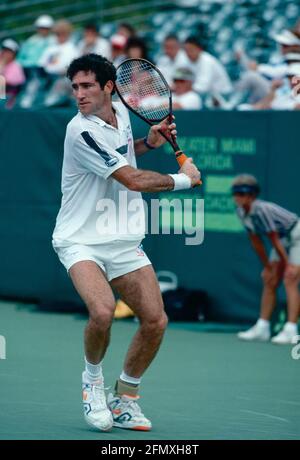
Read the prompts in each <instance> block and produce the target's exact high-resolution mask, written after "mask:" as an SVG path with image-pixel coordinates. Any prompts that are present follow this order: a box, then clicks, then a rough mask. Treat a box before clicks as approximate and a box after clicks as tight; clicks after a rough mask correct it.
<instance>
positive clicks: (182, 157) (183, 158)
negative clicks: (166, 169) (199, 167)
mask: <svg viewBox="0 0 300 460" xmlns="http://www.w3.org/2000/svg"><path fill="white" fill-rule="evenodd" d="M175 157H176V160H177V163H178V164H179V166H180V167H181V166H182V165H183V164H184V163H185V162H186V160H187V158H188V157H187V156H186V154H185V153H183V151H182V150H177V152H175ZM198 185H202V181H201V180H199V182H197V184H196V185H194V187H196V186H198Z"/></svg>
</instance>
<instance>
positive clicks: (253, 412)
mask: <svg viewBox="0 0 300 460" xmlns="http://www.w3.org/2000/svg"><path fill="white" fill-rule="evenodd" d="M241 412H247V413H248V414H254V415H262V416H264V417H268V418H272V419H274V420H280V421H281V422H285V423H290V421H289V420H287V419H286V418H282V417H276V416H275V415H271V414H265V413H264V412H255V411H253V410H246V409H242V410H241Z"/></svg>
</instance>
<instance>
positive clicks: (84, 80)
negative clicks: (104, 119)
mask: <svg viewBox="0 0 300 460" xmlns="http://www.w3.org/2000/svg"><path fill="white" fill-rule="evenodd" d="M105 86H106V85H105ZM72 88H73V95H74V97H75V99H76V102H77V105H78V109H79V110H80V112H81V113H82V114H83V115H91V114H94V113H97V112H98V111H99V110H100V108H101V107H102V106H103V105H104V103H105V101H106V99H107V93H106V92H105V88H104V89H101V87H100V84H99V82H98V81H96V76H95V74H94V73H93V72H83V71H80V72H77V74H76V75H75V76H74V78H73V80H72Z"/></svg>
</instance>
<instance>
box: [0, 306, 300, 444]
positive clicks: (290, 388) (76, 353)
mask: <svg viewBox="0 0 300 460" xmlns="http://www.w3.org/2000/svg"><path fill="white" fill-rule="evenodd" d="M0 317H1V322H0V335H2V336H4V337H5V339H6V359H5V360H4V359H1V360H0V374H1V380H0V387H1V391H0V408H1V410H0V439H94V440H97V439H99V440H102V439H105V440H121V439H136V440H138V439H146V440H147V439H156V440H163V439H169V440H181V439H189V440H201V439H300V395H299V375H300V373H299V371H300V360H294V359H292V356H291V348H292V347H291V346H276V345H272V344H270V343H250V344H249V343H243V342H239V341H238V340H237V338H236V335H235V332H236V327H235V326H226V327H223V326H221V325H219V326H215V327H213V326H209V325H207V324H191V325H187V324H180V325H179V324H171V325H170V326H169V328H168V330H167V332H166V336H165V340H164V343H163V345H162V348H161V350H160V353H159V355H158V356H157V358H156V360H155V362H154V363H153V364H152V366H151V368H150V369H149V370H148V372H147V373H146V375H145V377H144V379H143V383H142V392H141V396H142V397H141V400H140V402H141V406H142V409H143V412H144V413H145V414H146V415H147V416H148V417H149V418H151V420H152V423H153V431H151V432H150V433H138V432H130V431H126V430H121V429H113V431H111V432H110V433H100V432H96V431H92V430H91V429H90V428H89V427H88V426H87V425H85V422H84V420H83V417H82V407H81V372H82V369H83V349H82V334H83V328H84V325H85V321H86V318H85V317H84V315H80V314H78V315H77V314H70V313H69V314H67V313H50V312H41V311H39V310H37V309H36V308H35V307H34V306H30V305H25V306H24V305H22V304H14V303H12V302H2V303H1V304H0ZM136 328H137V324H136V323H135V322H133V321H119V322H115V323H114V325H113V329H112V340H111V346H110V348H109V351H108V353H107V355H106V357H105V360H104V375H105V385H106V386H111V387H113V386H114V382H115V379H116V378H117V377H118V376H119V373H120V371H121V369H122V362H123V357H124V352H125V350H126V347H127V345H128V343H129V341H130V338H131V337H132V335H133V334H134V332H135V330H136ZM225 332H226V333H225Z"/></svg>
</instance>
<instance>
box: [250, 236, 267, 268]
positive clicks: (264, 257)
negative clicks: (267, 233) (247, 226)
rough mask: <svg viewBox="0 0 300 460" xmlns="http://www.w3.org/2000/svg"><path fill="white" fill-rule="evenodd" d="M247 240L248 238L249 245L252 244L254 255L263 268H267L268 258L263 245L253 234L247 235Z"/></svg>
mask: <svg viewBox="0 0 300 460" xmlns="http://www.w3.org/2000/svg"><path fill="white" fill-rule="evenodd" d="M249 238H250V241H251V244H252V246H253V248H254V250H255V252H256V254H257V255H258V257H259V258H260V260H261V262H262V264H263V266H264V267H268V265H269V258H268V254H267V252H266V249H265V247H264V244H263V242H262V240H261V239H260V237H259V236H258V235H256V234H255V233H249Z"/></svg>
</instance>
